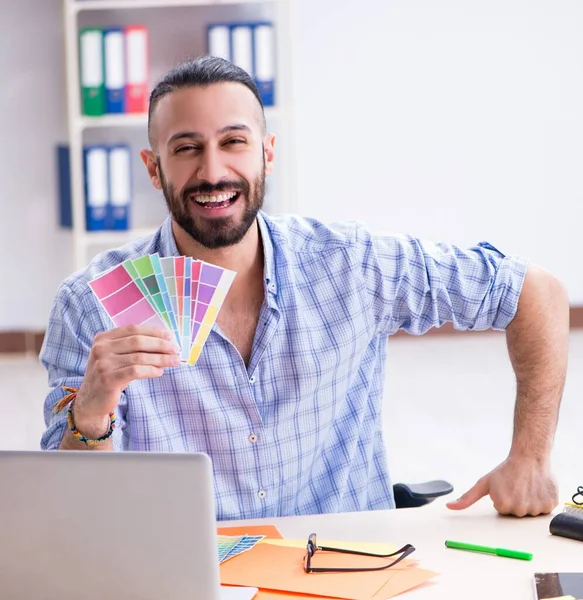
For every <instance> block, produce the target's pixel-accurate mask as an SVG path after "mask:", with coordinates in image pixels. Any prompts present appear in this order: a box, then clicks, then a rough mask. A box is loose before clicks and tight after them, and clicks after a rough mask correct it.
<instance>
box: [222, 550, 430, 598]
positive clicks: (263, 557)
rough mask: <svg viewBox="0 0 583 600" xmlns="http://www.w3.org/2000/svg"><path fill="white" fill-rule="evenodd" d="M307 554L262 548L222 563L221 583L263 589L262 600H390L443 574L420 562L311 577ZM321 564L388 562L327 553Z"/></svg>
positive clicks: (353, 565)
mask: <svg viewBox="0 0 583 600" xmlns="http://www.w3.org/2000/svg"><path fill="white" fill-rule="evenodd" d="M304 554H305V550H303V549H301V548H293V547H286V546H274V545H272V544H258V545H257V546H255V547H254V548H253V549H252V550H250V551H248V552H245V553H244V554H241V555H239V556H237V557H236V558H234V559H232V560H228V561H226V562H224V563H223V564H221V566H220V570H221V583H222V584H225V585H242V586H250V587H258V588H260V589H261V593H260V595H259V596H258V600H284V599H286V600H292V599H294V600H297V599H299V598H311V600H314V597H320V598H326V599H328V600H330V599H335V600H387V599H388V598H391V597H393V596H395V595H397V594H400V593H402V592H404V591H406V590H409V589H412V588H414V587H417V586H418V585H420V584H422V583H424V582H426V581H428V580H429V579H431V578H432V577H434V576H435V575H437V573H435V572H433V571H428V570H425V569H420V568H418V567H417V566H416V562H415V561H413V560H409V559H405V560H403V561H401V562H400V563H399V564H398V565H396V566H394V567H391V568H390V569H385V570H381V571H368V572H366V571H361V572H356V573H310V574H307V573H306V572H305V571H304V567H303V560H304ZM316 559H317V565H318V566H328V567H332V566H334V567H346V568H348V567H352V568H356V567H374V566H381V565H384V564H386V561H387V559H379V558H373V557H369V556H358V555H351V554H340V553H336V552H330V553H328V552H322V553H320V554H319V555H317V557H316ZM315 564H316V563H315ZM276 592H279V593H276ZM290 592H291V594H290Z"/></svg>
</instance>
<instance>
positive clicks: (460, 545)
mask: <svg viewBox="0 0 583 600" xmlns="http://www.w3.org/2000/svg"><path fill="white" fill-rule="evenodd" d="M445 545H446V547H447V548H455V549H456V550H469V551H470V552H484V553H486V554H495V555H496V556H505V557H507V558H519V559H521V560H532V554H531V553H530V552H520V551H519V550H507V549H506V548H489V547H488V546H476V545H475V544H466V543H464V542H452V541H451V540H445Z"/></svg>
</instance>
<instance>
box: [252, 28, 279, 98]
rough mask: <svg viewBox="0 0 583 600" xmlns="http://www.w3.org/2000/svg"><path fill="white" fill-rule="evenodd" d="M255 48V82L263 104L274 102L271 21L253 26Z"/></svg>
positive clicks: (273, 44)
mask: <svg viewBox="0 0 583 600" xmlns="http://www.w3.org/2000/svg"><path fill="white" fill-rule="evenodd" d="M253 33H254V50H255V83H256V85H257V88H258V90H259V94H260V95H261V100H262V101H263V104H264V106H273V105H274V104H275V98H274V92H275V90H274V88H275V34H274V29H273V25H272V24H271V23H258V24H257V25H256V26H255V27H254V28H253Z"/></svg>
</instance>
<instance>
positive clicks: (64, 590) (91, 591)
mask: <svg viewBox="0 0 583 600" xmlns="http://www.w3.org/2000/svg"><path fill="white" fill-rule="evenodd" d="M0 515H1V523H2V524H1V525H0V598H2V599H3V600H31V599H32V598H38V599H39V600H78V599H79V598H83V599H84V600H103V599H104V598H116V600H170V599H171V600H186V599H188V600H224V599H225V598H230V597H231V595H232V597H233V598H242V599H243V598H245V597H246V598H251V597H252V596H253V593H251V594H250V593H249V592H247V595H245V593H244V590H243V589H241V590H239V589H238V588H221V586H220V583H219V581H220V579H219V566H218V551H217V540H216V522H215V502H214V494H213V476H212V466H211V461H210V459H209V457H208V456H207V455H205V454H197V453H191V454H177V453H152V452H83V451H79V452H76V451H45V452H41V451H0ZM255 591H256V590H255Z"/></svg>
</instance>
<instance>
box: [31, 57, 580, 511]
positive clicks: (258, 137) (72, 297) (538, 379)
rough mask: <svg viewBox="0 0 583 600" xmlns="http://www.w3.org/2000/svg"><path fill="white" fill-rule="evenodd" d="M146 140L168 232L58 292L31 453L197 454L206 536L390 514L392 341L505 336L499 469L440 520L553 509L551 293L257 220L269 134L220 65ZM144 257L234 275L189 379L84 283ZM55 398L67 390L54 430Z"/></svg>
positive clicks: (527, 282)
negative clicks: (208, 466)
mask: <svg viewBox="0 0 583 600" xmlns="http://www.w3.org/2000/svg"><path fill="white" fill-rule="evenodd" d="M148 131H149V141H150V146H151V148H150V149H149V150H143V151H142V154H141V156H142V159H143V161H144V163H145V166H146V169H147V171H148V174H149V176H150V178H151V180H152V183H153V185H154V187H155V188H156V189H159V190H162V191H163V193H164V196H165V198H166V202H167V204H168V209H169V211H170V215H171V216H170V217H169V218H168V220H167V221H166V222H165V223H164V224H163V225H162V227H161V228H160V229H159V230H158V232H157V233H156V234H155V235H154V236H153V237H152V238H150V239H146V240H141V241H137V242H132V243H130V244H128V245H126V246H124V247H122V248H121V249H117V250H112V251H110V252H106V253H104V254H102V255H100V256H98V257H97V258H95V259H94V260H93V262H92V263H91V264H90V265H89V266H88V267H87V268H86V269H85V270H84V271H82V272H80V273H77V274H75V275H73V276H71V277H69V278H68V279H67V280H66V281H65V282H64V283H63V284H62V286H61V288H60V289H59V291H58V294H57V297H56V300H55V303H54V307H53V310H52V313H51V317H50V323H49V327H48V331H47V335H46V340H45V344H44V348H43V350H42V354H41V358H42V361H43V363H44V365H45V366H46V368H47V369H48V372H49V379H50V385H51V386H52V387H53V388H54V389H53V390H52V391H51V392H50V393H49V395H48V397H47V398H46V401H45V418H46V423H47V430H46V432H45V434H44V436H43V439H42V448H43V449H56V448H61V449H63V450H66V449H77V450H112V449H113V450H151V451H176V452H193V451H202V452H206V453H207V454H209V455H210V456H211V458H212V460H213V465H214V473H215V485H216V498H217V512H218V514H217V517H218V518H219V519H233V518H253V517H265V516H277V515H295V514H310V513H312V514H314V513H324V512H341V511H353V510H367V509H384V508H393V507H394V500H393V496H392V484H391V480H390V477H389V473H388V466H387V459H386V456H385V446H384V441H383V436H382V431H381V417H380V415H381V403H382V387H383V377H384V371H385V362H386V344H387V337H388V336H389V335H390V334H393V333H395V332H396V331H397V330H399V329H405V330H406V331H408V332H410V333H412V334H422V333H424V332H426V331H427V330H428V329H429V328H431V327H436V326H440V325H442V324H443V323H444V322H446V321H453V322H454V323H455V324H456V326H457V327H458V328H460V329H476V330H477V329H485V328H489V327H493V328H497V329H507V338H508V347H509V352H510V358H511V361H512V365H513V367H514V370H515V372H516V377H517V383H518V387H517V404H516V418H515V431H514V438H513V442H512V446H511V449H510V453H509V456H508V459H507V460H506V461H505V462H504V463H502V464H501V465H500V466H498V467H497V468H495V469H494V470H493V471H492V472H491V473H489V474H487V475H486V476H485V477H483V478H482V479H480V480H479V481H478V483H477V484H476V485H475V486H474V487H473V488H472V489H471V490H470V491H469V492H468V493H467V494H465V495H464V496H463V497H462V498H461V499H460V500H458V501H456V502H452V503H450V504H449V506H450V508H452V509H462V508H465V507H467V506H469V505H470V504H472V503H474V502H475V501H477V500H478V499H479V498H481V497H483V496H485V495H487V494H489V495H490V496H491V498H492V500H493V502H494V506H495V507H496V509H497V510H498V511H499V512H501V513H510V514H514V515H518V516H522V515H526V514H531V515H537V514H541V513H548V512H549V511H551V510H552V509H553V508H554V507H555V506H556V503H557V490H556V486H555V482H554V479H553V476H552V474H551V472H550V467H549V455H550V452H551V447H552V442H553V435H554V431H555V426H556V421H557V414H558V408H559V403H560V398H561V394H562V390H563V385H564V379H565V370H566V357H567V345H568V302H567V297H566V294H565V291H564V289H563V288H562V286H561V285H560V284H559V283H558V282H557V281H556V280H555V279H554V278H553V277H551V276H550V275H548V274H547V273H546V272H544V271H543V270H541V269H539V268H537V267H535V266H532V265H530V266H527V265H526V263H525V262H524V261H523V260H520V259H516V258H511V257H506V256H504V255H503V254H502V253H501V252H499V251H498V250H496V249H495V248H493V247H492V246H490V245H489V244H485V243H484V244H479V245H478V246H476V247H475V248H471V249H469V250H465V251H464V250H461V249H459V248H456V247H453V246H449V245H445V244H432V243H429V242H425V241H421V240H418V239H415V238H412V237H408V236H401V237H398V236H373V235H371V234H370V233H369V232H368V231H367V230H366V229H365V228H364V227H362V226H359V225H355V224H341V225H338V226H335V227H329V226H326V225H324V224H322V223H319V222H316V221H314V220H308V219H301V218H296V217H279V218H271V217H268V216H267V215H265V214H264V213H263V212H261V211H260V208H261V206H262V202H263V196H264V186H265V177H266V176H268V175H269V174H270V173H271V171H272V168H273V163H274V157H275V145H274V137H273V136H272V135H271V134H268V133H266V131H265V120H264V115H263V107H262V105H261V100H260V97H259V95H258V93H257V89H256V88H255V86H254V84H253V82H252V80H251V79H250V78H249V77H248V75H247V74H246V73H245V72H243V71H242V70H240V69H238V68H237V67H235V66H234V65H232V64H231V63H229V62H227V61H223V60H222V59H219V58H209V57H204V58H201V59H198V60H196V61H192V62H188V63H185V64H183V65H181V66H179V67H178V68H176V69H175V70H173V71H171V72H170V73H168V75H167V76H166V77H165V79H164V80H162V82H161V83H159V84H158V85H157V87H156V88H155V89H154V91H153V92H152V95H151V98H150V109H149V124H148ZM153 252H158V253H159V254H160V255H161V256H169V255H170V256H171V255H187V256H192V257H194V258H197V259H201V260H204V261H207V262H210V263H214V264H217V265H220V266H221V267H224V268H228V269H232V270H233V271H236V272H237V276H236V278H235V281H234V283H233V286H232V287H231V290H230V292H229V294H228V295H227V298H226V300H225V303H224V305H223V307H222V309H221V312H220V314H219V316H218V320H217V324H216V326H215V327H214V329H213V331H212V332H211V334H210V336H209V338H208V340H207V343H206V346H205V348H204V350H203V353H202V355H201V357H200V359H199V361H198V363H197V364H196V366H195V367H190V366H188V365H181V364H180V362H179V360H178V358H177V356H176V350H177V348H176V347H174V345H173V343H172V341H171V339H170V335H169V334H166V333H165V332H162V331H158V330H155V329H152V328H149V327H145V326H141V327H122V328H118V329H112V328H111V325H110V322H109V321H108V318H107V316H106V315H105V314H104V312H103V311H102V310H101V309H100V307H99V306H98V303H97V301H96V300H95V298H94V297H93V295H92V292H91V290H90V289H89V287H88V285H87V283H88V281H89V280H91V279H92V278H94V277H95V276H96V275H98V274H99V273H101V272H102V271H104V270H105V269H107V268H110V267H112V266H114V265H116V264H119V263H120V262H122V261H123V260H125V259H127V258H135V257H138V256H141V255H144V254H150V253H153ZM61 386H68V387H70V388H74V389H78V393H77V394H76V397H75V394H73V395H72V396H70V397H67V400H66V401H65V402H68V401H69V399H72V400H73V402H72V404H71V405H70V411H67V410H64V411H63V412H57V413H55V412H54V407H55V405H56V404H57V403H58V402H59V401H61V400H62V398H63V395H64V392H63V390H62V388H61ZM67 418H70V422H69V427H68V426H67ZM113 419H116V428H115V429H114V428H113V427H112V421H113ZM100 485H106V483H105V484H104V483H103V482H100Z"/></svg>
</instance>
